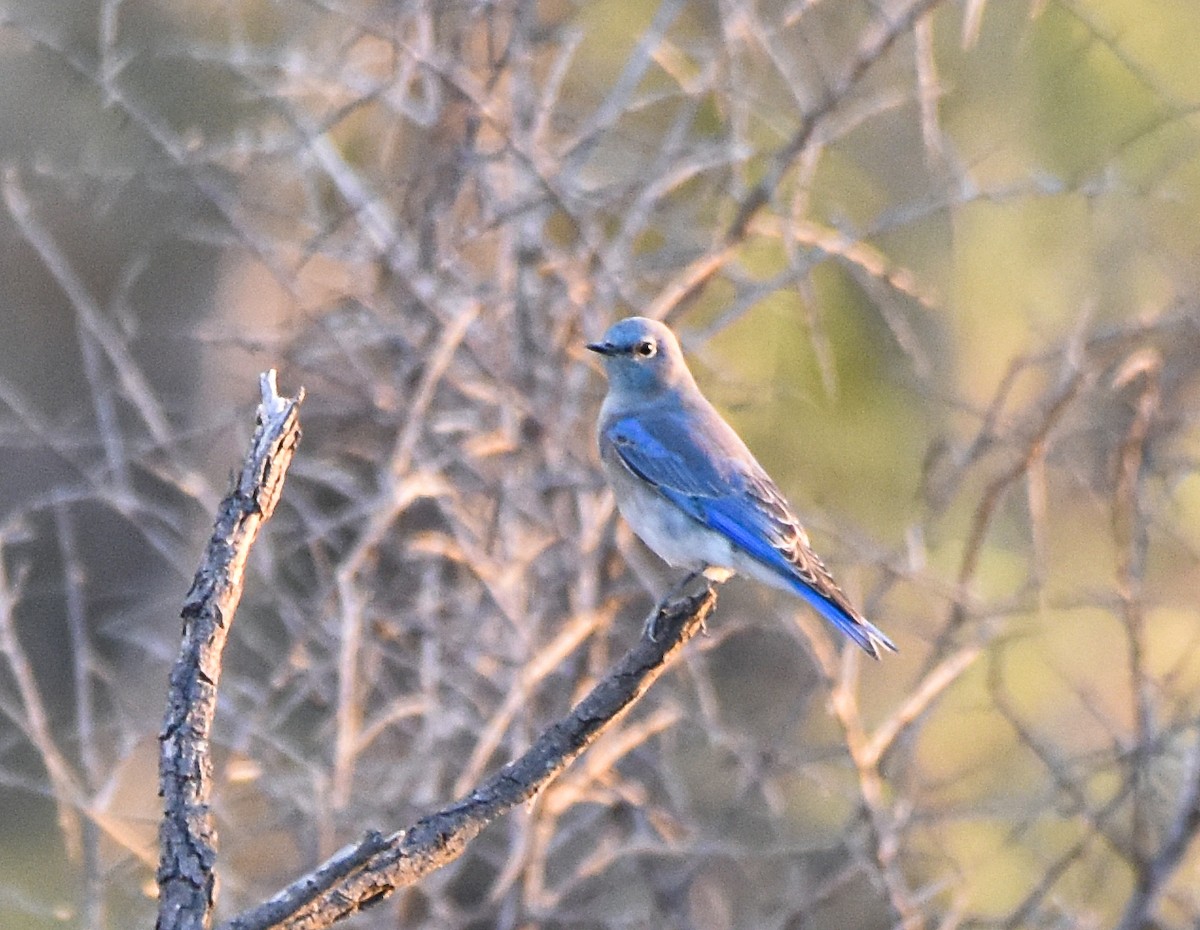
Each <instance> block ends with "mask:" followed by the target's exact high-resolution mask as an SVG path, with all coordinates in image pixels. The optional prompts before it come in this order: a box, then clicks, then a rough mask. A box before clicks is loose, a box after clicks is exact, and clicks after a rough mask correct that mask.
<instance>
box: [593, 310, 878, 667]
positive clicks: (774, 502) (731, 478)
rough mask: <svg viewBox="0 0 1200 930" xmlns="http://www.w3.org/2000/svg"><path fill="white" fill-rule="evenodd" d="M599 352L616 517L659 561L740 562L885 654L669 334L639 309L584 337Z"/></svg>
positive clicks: (708, 566) (713, 568) (733, 567)
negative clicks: (600, 333) (594, 337)
mask: <svg viewBox="0 0 1200 930" xmlns="http://www.w3.org/2000/svg"><path fill="white" fill-rule="evenodd" d="M588 348H589V349H591V350H592V351H594V352H597V353H599V354H600V355H601V356H602V357H603V359H604V366H605V369H606V372H607V374H608V382H609V389H608V395H607V397H605V399H604V405H603V406H602V407H601V409H600V421H599V425H598V430H597V435H598V441H599V445H600V460H601V462H602V463H603V466H604V470H605V473H606V474H607V476H608V479H609V482H610V484H612V487H613V491H614V494H615V495H616V501H617V506H618V508H619V509H620V511H621V514H622V516H624V517H625V519H626V520H627V521H628V522H629V524H630V526H632V527H633V530H634V532H635V533H637V534H638V536H640V537H641V538H642V540H643V541H644V542H645V543H646V544H647V545H648V546H649V547H650V548H651V549H653V550H654V551H655V552H656V553H658V555H659V556H660V557H661V558H663V559H664V560H665V561H666V562H667V563H669V564H671V565H674V566H678V567H685V568H688V569H690V570H692V571H703V572H705V574H707V575H709V577H713V578H717V579H722V578H725V577H728V576H729V575H730V574H732V573H734V572H736V571H741V572H744V573H746V574H748V575H750V576H751V577H754V578H757V579H758V580H760V581H764V582H766V583H768V584H771V585H773V586H775V587H779V588H784V589H786V590H789V591H792V592H793V593H795V594H798V595H800V596H801V597H803V598H804V599H805V600H806V601H807V602H808V603H810V604H811V605H812V606H813V607H814V608H816V610H817V611H818V612H819V613H820V614H821V615H822V616H823V617H825V618H826V619H827V620H829V621H830V622H831V623H833V624H834V625H835V626H837V627H838V629H840V630H842V632H844V633H845V634H846V635H847V636H849V637H850V638H851V639H852V640H854V642H855V643H857V644H858V645H859V646H861V647H862V648H863V649H864V650H866V652H868V653H869V654H870V655H872V656H874V657H875V658H878V657H879V649H878V646H883V647H885V648H887V649H890V650H892V651H895V649H896V647H895V645H894V644H893V643H892V641H891V640H890V639H888V637H887V636H886V635H884V634H883V633H882V632H881V631H880V630H879V629H878V628H876V627H875V626H873V625H872V624H871V623H869V622H868V621H867V620H866V619H865V618H864V617H863V616H862V615H861V614H860V613H859V612H858V611H857V610H856V609H855V608H854V606H853V605H852V604H851V603H850V601H849V599H848V598H847V597H846V595H845V594H844V593H843V592H842V589H841V588H839V587H838V586H837V584H836V583H835V582H834V580H833V578H832V576H831V575H830V574H829V571H828V569H826V568H825V565H824V564H823V563H822V562H821V560H820V559H819V558H818V557H817V554H816V553H815V552H813V550H812V547H811V546H810V545H809V541H808V534H807V533H805V531H804V528H803V527H802V526H801V525H800V521H799V520H798V519H797V518H796V515H795V514H794V513H793V512H792V509H791V507H790V506H788V503H787V501H786V500H785V499H784V497H783V495H782V494H780V493H779V489H778V488H777V487H776V486H775V483H774V482H773V481H772V480H771V478H770V476H769V475H767V473H766V472H765V471H764V470H763V468H762V466H761V465H759V464H758V461H757V460H756V459H755V458H754V456H753V455H752V454H751V452H750V450H749V449H748V448H746V444H745V443H744V442H742V440H741V438H740V437H739V436H738V435H737V433H735V432H734V430H733V428H732V427H731V426H730V425H729V424H728V423H726V422H725V421H724V420H723V419H722V418H721V416H720V414H718V413H717V411H716V410H715V409H714V408H713V406H712V405H711V404H710V403H709V402H708V400H707V399H705V397H704V395H703V394H701V393H700V389H699V388H698V387H697V386H696V382H695V380H694V379H693V378H692V374H691V372H690V371H689V370H688V367H687V363H686V362H685V361H684V359H683V352H682V350H681V349H680V348H679V343H678V341H677V340H676V338H675V335H674V333H672V332H671V330H670V329H668V328H667V327H666V326H665V325H664V324H662V323H659V322H657V321H655V320H648V319H645V318H643V317H629V318H628V319H624V320H621V321H620V322H618V323H615V324H614V325H613V326H612V327H611V328H610V329H609V330H608V332H607V333H606V334H605V336H604V339H603V340H601V341H600V342H597V343H592V344H591V345H589V346H588Z"/></svg>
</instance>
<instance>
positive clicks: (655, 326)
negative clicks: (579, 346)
mask: <svg viewBox="0 0 1200 930" xmlns="http://www.w3.org/2000/svg"><path fill="white" fill-rule="evenodd" d="M588 348H589V349H591V350H592V351H593V352H595V353H596V354H598V355H599V356H600V357H601V358H602V359H603V360H604V370H605V372H606V373H607V374H608V382H609V385H610V386H611V387H612V388H613V389H614V390H628V391H635V392H643V393H653V392H655V391H659V390H662V389H664V388H671V387H675V386H676V385H678V384H680V383H681V382H684V381H690V380H691V374H690V373H689V372H688V367H687V363H686V362H685V361H684V360H683V350H682V349H680V348H679V340H677V339H676V338H675V334H674V333H673V332H671V330H670V329H668V328H667V326H666V324H664V323H660V322H658V321H657V320H648V319H646V318H645V317H641V316H631V317H626V318H625V319H624V320H620V321H618V322H616V323H614V324H613V325H612V326H610V327H609V328H608V332H606V333H605V334H604V338H603V339H601V340H600V341H599V342H592V343H588Z"/></svg>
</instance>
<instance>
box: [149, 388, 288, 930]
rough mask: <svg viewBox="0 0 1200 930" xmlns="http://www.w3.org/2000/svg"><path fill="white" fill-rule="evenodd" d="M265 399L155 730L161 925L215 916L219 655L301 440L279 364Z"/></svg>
mask: <svg viewBox="0 0 1200 930" xmlns="http://www.w3.org/2000/svg"><path fill="white" fill-rule="evenodd" d="M260 387H261V390H262V402H261V403H260V404H259V407H258V426H257V429H256V430H255V432H254V437H253V439H252V440H251V444H250V451H249V452H248V453H247V455H246V460H245V462H244V464H243V465H242V472H241V475H240V476H239V477H238V480H237V483H236V484H235V486H234V488H233V490H232V491H231V492H230V493H229V495H228V496H227V497H226V498H225V500H224V501H222V502H221V508H220V511H219V513H218V514H217V520H216V524H215V526H214V527H213V533H212V537H211V538H210V539H209V542H208V546H207V548H206V549H205V552H204V557H203V560H202V561H201V563H200V568H199V569H198V570H197V572H196V577H195V579H194V580H193V581H192V587H191V590H189V591H188V593H187V597H186V598H184V603H183V641H182V643H181V644H180V647H179V656H178V658H177V659H176V660H175V667H174V668H173V669H172V670H171V678H170V686H169V690H168V693H167V712H166V717H165V719H164V720H163V728H162V732H161V733H160V734H159V740H160V742H161V744H162V745H161V749H160V755H159V775H158V784H159V794H160V795H161V796H162V798H163V808H164V816H163V822H162V825H161V827H160V828H159V865H158V872H157V875H156V878H157V881H158V922H157V926H158V928H159V930H203V928H206V927H208V926H210V925H211V922H212V908H213V903H214V897H215V875H214V871H213V868H214V865H215V862H216V855H217V834H216V828H215V826H214V824H213V818H212V812H211V811H210V810H209V806H208V799H209V795H210V793H211V790H212V760H211V758H210V755H209V734H210V733H211V731H212V722H213V715H214V714H215V712H216V708H217V683H218V681H219V679H220V675H221V655H222V652H223V651H224V648H225V639H226V636H227V634H228V632H229V627H230V624H232V622H233V615H234V612H235V611H236V610H237V606H238V602H239V601H240V600H241V597H242V585H243V581H244V574H245V568H246V560H247V557H248V556H249V554H250V547H251V546H252V545H253V544H254V539H255V537H256V536H257V535H258V531H259V529H260V528H261V527H262V525H263V524H264V523H265V522H266V521H267V520H269V519H270V517H271V514H272V512H273V511H274V510H275V505H276V504H277V503H278V502H279V497H280V495H281V493H282V491H283V482H284V478H285V477H286V475H287V469H288V465H289V464H290V463H291V460H292V456H293V455H294V453H295V451H296V445H297V443H299V441H300V423H299V418H298V411H299V407H300V404H301V402H302V401H303V399H304V391H303V390H301V391H300V392H299V393H298V394H297V396H296V397H294V398H287V397H280V396H279V394H278V392H277V390H276V387H275V372H274V371H270V372H267V373H265V374H263V375H261V376H260Z"/></svg>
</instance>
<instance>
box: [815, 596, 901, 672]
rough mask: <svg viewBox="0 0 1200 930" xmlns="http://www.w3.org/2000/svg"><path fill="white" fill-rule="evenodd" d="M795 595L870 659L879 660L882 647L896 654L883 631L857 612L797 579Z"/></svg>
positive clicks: (893, 645)
mask: <svg viewBox="0 0 1200 930" xmlns="http://www.w3.org/2000/svg"><path fill="white" fill-rule="evenodd" d="M795 588H796V593H798V594H799V595H800V596H801V597H802V598H804V599H805V600H806V601H808V603H809V604H811V605H812V606H813V607H814V608H815V609H816V611H817V613H819V614H820V615H821V616H822V617H824V618H825V619H826V620H828V621H829V622H830V623H832V624H833V625H834V626H836V627H837V628H838V629H839V630H841V631H842V632H843V633H845V634H846V635H847V636H849V637H850V638H851V639H852V640H854V642H855V643H857V644H858V645H859V646H861V647H862V649H863V651H864V652H866V654H867V655H869V656H870V657H871V658H872V659H878V658H879V647H880V646H883V647H884V648H885V649H888V650H890V651H891V652H898V651H899V650H897V649H896V644H895V643H893V642H892V641H891V640H890V639H889V638H888V636H887V634H886V633H884V632H883V630H881V629H879V627H877V626H875V624H873V623H871V622H870V621H868V620H867V619H866V618H865V617H863V616H861V615H860V614H858V612H857V611H854V610H852V609H849V608H847V607H845V606H844V605H842V604H839V603H838V602H837V601H835V600H833V599H832V598H830V597H827V596H826V595H824V594H821V593H820V592H819V591H816V590H814V589H813V588H811V587H809V586H808V585H807V584H805V583H804V582H803V581H800V580H799V579H797V580H796V582H795Z"/></svg>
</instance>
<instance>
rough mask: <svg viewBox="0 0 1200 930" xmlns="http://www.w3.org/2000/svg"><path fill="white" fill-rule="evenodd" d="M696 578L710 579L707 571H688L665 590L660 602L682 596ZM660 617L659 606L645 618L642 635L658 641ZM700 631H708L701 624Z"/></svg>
mask: <svg viewBox="0 0 1200 930" xmlns="http://www.w3.org/2000/svg"><path fill="white" fill-rule="evenodd" d="M697 578H703V579H704V583H705V584H708V583H709V581H710V579H709V576H708V574H707V572H705V571H699V572H688V573H687V575H685V576H684V577H683V579H682V580H681V581H680V582H679V583H677V584H676V585H675V586H674V587H673V588H671V590H670V591H668V592H667V594H666V597H664V598H663V599H662V604H664V605H665V604H667V603H669V602H670V601H673V600H675V599H676V598H678V597H680V596H682V594H683V592H684V591H686V590H687V589H688V586H689V585H690V584H691V583H692V582H693V581H695V580H696V579H697ZM662 619H663V610H662V608H661V607H660V608H659V609H657V610H655V611H654V613H652V614H651V615H650V616H649V617H647V618H646V625H645V626H644V627H642V635H643V636H645V637H646V638H647V639H648V640H650V642H652V643H656V642H658V634H659V623H660V622H661V621H662ZM700 632H701V633H706V632H708V631H707V630H706V629H705V628H704V626H703V625H701V627H700Z"/></svg>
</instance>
